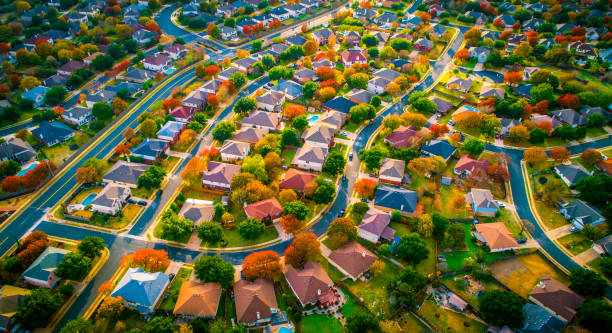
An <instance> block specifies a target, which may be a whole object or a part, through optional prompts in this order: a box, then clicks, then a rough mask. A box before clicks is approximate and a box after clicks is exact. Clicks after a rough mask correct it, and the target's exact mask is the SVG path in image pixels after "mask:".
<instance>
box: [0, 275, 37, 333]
mask: <svg viewBox="0 0 612 333" xmlns="http://www.w3.org/2000/svg"><path fill="white" fill-rule="evenodd" d="M29 293H30V290H28V289H23V288H18V287H13V286H11V285H8V284H5V285H4V286H2V289H0V332H16V331H17V330H18V329H19V328H18V324H16V323H15V322H14V321H13V317H14V316H15V315H16V314H17V310H18V309H19V306H20V305H21V303H22V302H23V298H24V297H25V295H28V294H29Z"/></svg>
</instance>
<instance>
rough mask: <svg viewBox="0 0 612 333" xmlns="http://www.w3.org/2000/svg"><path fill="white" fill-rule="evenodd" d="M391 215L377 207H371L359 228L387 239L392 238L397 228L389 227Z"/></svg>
mask: <svg viewBox="0 0 612 333" xmlns="http://www.w3.org/2000/svg"><path fill="white" fill-rule="evenodd" d="M390 221H391V215H390V214H389V213H387V212H383V211H381V210H378V209H376V208H370V209H369V210H368V211H367V212H366V214H365V216H364V217H363V219H362V220H361V224H359V229H360V230H363V231H367V232H369V233H371V234H374V235H376V236H378V237H383V236H384V237H383V238H384V239H386V240H392V239H393V235H394V234H395V230H393V229H391V228H389V222H390Z"/></svg>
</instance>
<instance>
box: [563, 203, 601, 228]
mask: <svg viewBox="0 0 612 333" xmlns="http://www.w3.org/2000/svg"><path fill="white" fill-rule="evenodd" d="M559 213H561V214H563V216H564V217H565V219H566V220H568V221H570V223H572V224H573V225H574V226H575V227H577V228H578V229H580V230H582V228H583V227H584V225H585V224H590V225H592V226H596V225H599V224H602V223H603V222H604V221H605V220H606V219H605V218H604V217H603V215H602V214H601V211H599V209H597V208H595V207H593V206H591V205H589V204H588V203H586V202H584V201H582V200H580V199H576V200H574V201H572V202H569V203H567V204H565V205H563V206H561V209H560V210H559Z"/></svg>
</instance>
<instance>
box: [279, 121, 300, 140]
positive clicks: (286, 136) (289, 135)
mask: <svg viewBox="0 0 612 333" xmlns="http://www.w3.org/2000/svg"><path fill="white" fill-rule="evenodd" d="M294 121H295V119H294ZM281 144H282V145H283V146H297V145H299V144H300V138H298V135H297V133H296V132H295V131H294V130H291V129H288V128H285V129H284V130H283V133H282V134H281Z"/></svg>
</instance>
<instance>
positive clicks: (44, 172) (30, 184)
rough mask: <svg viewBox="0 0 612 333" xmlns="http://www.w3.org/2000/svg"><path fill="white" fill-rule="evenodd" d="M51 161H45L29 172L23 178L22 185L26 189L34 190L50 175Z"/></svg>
mask: <svg viewBox="0 0 612 333" xmlns="http://www.w3.org/2000/svg"><path fill="white" fill-rule="evenodd" d="M50 167H51V166H50V165H49V161H43V162H41V163H40V164H38V165H37V166H36V167H35V168H34V169H32V170H30V171H28V172H27V173H26V174H25V175H24V176H23V177H21V184H23V186H24V187H25V188H34V187H36V186H38V185H40V183H42V182H43V180H45V178H47V176H49V173H50V171H49V170H50Z"/></svg>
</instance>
